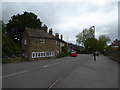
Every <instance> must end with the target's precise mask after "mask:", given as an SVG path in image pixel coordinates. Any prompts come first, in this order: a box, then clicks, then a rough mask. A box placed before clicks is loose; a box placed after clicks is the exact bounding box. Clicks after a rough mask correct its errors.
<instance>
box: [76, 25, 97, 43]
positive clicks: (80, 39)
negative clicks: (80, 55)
mask: <svg viewBox="0 0 120 90" xmlns="http://www.w3.org/2000/svg"><path fill="white" fill-rule="evenodd" d="M94 37H95V34H94V28H93V26H91V27H90V28H89V29H83V31H82V32H80V33H79V34H78V35H76V38H77V39H76V41H77V43H78V44H82V45H84V43H85V41H86V40H87V39H89V38H94Z"/></svg>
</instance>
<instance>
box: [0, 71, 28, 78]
mask: <svg viewBox="0 0 120 90" xmlns="http://www.w3.org/2000/svg"><path fill="white" fill-rule="evenodd" d="M26 72H28V71H27V70H24V71H21V72H17V73H12V74H9V75H6V76H2V77H0V78H6V77H10V76H15V75H18V74H22V73H26Z"/></svg>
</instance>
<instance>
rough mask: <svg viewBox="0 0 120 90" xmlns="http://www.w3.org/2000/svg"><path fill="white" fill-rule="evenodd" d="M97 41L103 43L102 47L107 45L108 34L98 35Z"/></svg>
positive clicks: (108, 40)
mask: <svg viewBox="0 0 120 90" xmlns="http://www.w3.org/2000/svg"><path fill="white" fill-rule="evenodd" d="M99 41H100V42H101V43H102V44H103V45H104V47H105V46H106V45H107V43H108V42H110V38H109V36H106V35H104V34H102V35H100V36H99Z"/></svg>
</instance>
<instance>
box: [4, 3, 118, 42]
mask: <svg viewBox="0 0 120 90" xmlns="http://www.w3.org/2000/svg"><path fill="white" fill-rule="evenodd" d="M117 8H118V7H117V3H115V2H110V3H109V2H108V3H103V4H99V3H93V2H92V3H87V2H80V3H76V2H75V3H74V2H72V3H65V2H60V3H59V2H32V3H31V2H26V3H25V2H17V3H8V2H5V3H2V15H3V17H2V19H3V21H4V22H8V20H9V19H10V17H11V16H12V15H15V14H18V13H20V14H21V13H23V12H24V11H28V12H33V13H35V14H36V15H38V16H39V18H40V19H41V21H42V22H43V23H45V24H46V25H48V27H49V28H51V27H52V28H53V30H54V33H55V32H58V33H60V34H63V35H64V39H65V40H67V36H69V41H70V42H74V43H75V40H76V38H75V36H76V35H77V34H78V33H79V32H80V31H82V29H83V28H89V27H90V26H91V25H93V24H94V25H95V26H96V27H97V30H96V32H97V31H98V32H99V33H106V34H108V35H109V36H110V38H112V39H114V38H117V31H116V30H117V25H116V24H117V23H116V22H117V21H116V19H115V18H112V17H111V16H112V15H115V14H116V11H117ZM90 15H93V16H94V15H95V18H97V19H98V20H99V17H103V20H100V22H99V21H97V23H95V20H94V17H90ZM102 15H103V16H102ZM110 15H111V16H110ZM113 17H114V16H113ZM86 18H88V19H90V20H91V18H93V21H91V22H90V21H89V20H87V21H89V22H87V21H85V20H86ZM112 19H113V20H112ZM73 24H74V25H73ZM61 25H62V26H61ZM105 28H109V29H105ZM112 33H115V34H114V35H112Z"/></svg>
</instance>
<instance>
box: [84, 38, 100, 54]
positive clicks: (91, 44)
mask: <svg viewBox="0 0 120 90" xmlns="http://www.w3.org/2000/svg"><path fill="white" fill-rule="evenodd" d="M98 44H99V43H98V40H97V39H95V38H88V39H87V40H86V41H85V43H84V46H85V48H86V49H87V50H88V51H89V52H90V53H92V52H94V51H98V46H99V45H98Z"/></svg>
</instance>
